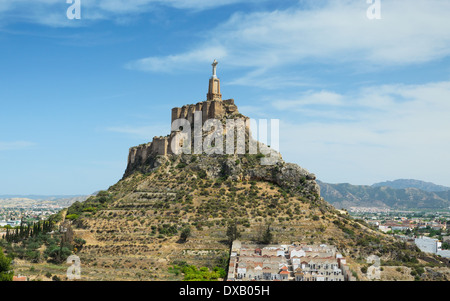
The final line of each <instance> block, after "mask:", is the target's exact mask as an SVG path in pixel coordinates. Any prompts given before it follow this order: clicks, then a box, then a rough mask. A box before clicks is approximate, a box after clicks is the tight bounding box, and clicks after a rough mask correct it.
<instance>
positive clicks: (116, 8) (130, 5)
mask: <svg viewBox="0 0 450 301" xmlns="http://www.w3.org/2000/svg"><path fill="white" fill-rule="evenodd" d="M255 1H257V0H215V1H210V0H81V12H82V20H83V21H88V22H90V21H98V20H114V21H116V22H118V23H120V22H123V21H124V18H125V19H127V18H130V17H133V16H136V15H140V14H145V13H149V12H152V11H155V9H156V8H158V7H161V6H165V7H173V8H177V9H183V10H190V11H203V10H208V9H213V8H217V7H221V6H225V5H230V4H235V3H242V2H255ZM70 5H71V4H67V3H66V1H65V0H0V18H1V20H2V22H3V23H17V22H29V23H36V24H41V25H46V26H52V27H68V26H81V25H83V24H86V23H83V22H75V21H72V20H68V19H67V17H66V11H67V9H68V8H69V6H70Z"/></svg>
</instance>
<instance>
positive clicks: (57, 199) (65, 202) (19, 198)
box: [0, 195, 89, 208]
mask: <svg viewBox="0 0 450 301" xmlns="http://www.w3.org/2000/svg"><path fill="white" fill-rule="evenodd" d="M88 197H89V195H0V207H4V208H6V207H8V208H11V207H22V206H32V205H39V204H44V203H45V204H52V205H58V206H61V207H69V206H70V205H72V204H73V203H75V202H77V201H78V202H84V201H85V200H86V199H87V198H88Z"/></svg>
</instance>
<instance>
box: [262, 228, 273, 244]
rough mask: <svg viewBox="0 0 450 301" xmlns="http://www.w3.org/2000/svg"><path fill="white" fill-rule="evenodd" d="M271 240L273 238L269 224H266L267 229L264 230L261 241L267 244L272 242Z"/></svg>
mask: <svg viewBox="0 0 450 301" xmlns="http://www.w3.org/2000/svg"><path fill="white" fill-rule="evenodd" d="M272 240H273V234H272V232H271V231H270V226H267V229H266V231H265V232H264V234H263V236H262V239H261V241H262V243H264V244H266V245H268V244H270V243H271V242H272Z"/></svg>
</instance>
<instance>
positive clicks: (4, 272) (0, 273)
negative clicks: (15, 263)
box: [0, 248, 14, 281]
mask: <svg viewBox="0 0 450 301" xmlns="http://www.w3.org/2000/svg"><path fill="white" fill-rule="evenodd" d="M13 276H14V271H13V270H12V267H11V258H8V257H6V256H5V254H3V249H2V248H0V281H12V279H13Z"/></svg>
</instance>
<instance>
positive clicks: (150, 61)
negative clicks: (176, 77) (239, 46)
mask: <svg viewBox="0 0 450 301" xmlns="http://www.w3.org/2000/svg"><path fill="white" fill-rule="evenodd" d="M226 55H227V53H226V50H225V49H224V48H223V47H214V46H210V47H206V48H200V49H196V50H194V51H191V52H189V53H185V54H183V55H169V56H166V57H162V58H157V57H149V58H144V59H140V60H137V61H134V62H130V63H128V64H127V65H126V68H128V69H135V70H141V71H155V72H167V73H172V72H179V71H180V69H181V70H183V69H186V68H189V67H192V66H195V65H198V64H199V63H205V62H212V61H213V60H214V59H215V58H219V57H220V58H223V57H226Z"/></svg>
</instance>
